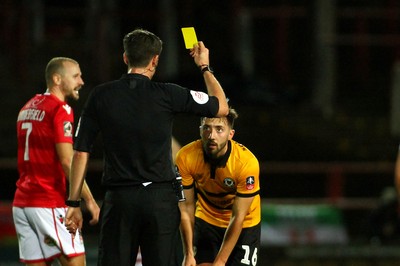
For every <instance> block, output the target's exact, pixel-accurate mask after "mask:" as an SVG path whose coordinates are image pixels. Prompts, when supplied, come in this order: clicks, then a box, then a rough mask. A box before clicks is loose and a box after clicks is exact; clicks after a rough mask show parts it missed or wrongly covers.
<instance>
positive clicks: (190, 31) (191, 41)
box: [182, 27, 197, 49]
mask: <svg viewBox="0 0 400 266" xmlns="http://www.w3.org/2000/svg"><path fill="white" fill-rule="evenodd" d="M182 34H183V40H184V41H185V46H186V49H192V48H193V46H194V45H195V44H196V43H197V37H196V32H195V31H194V28H193V27H186V28H182Z"/></svg>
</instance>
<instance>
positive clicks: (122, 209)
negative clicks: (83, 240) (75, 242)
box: [98, 182, 180, 266]
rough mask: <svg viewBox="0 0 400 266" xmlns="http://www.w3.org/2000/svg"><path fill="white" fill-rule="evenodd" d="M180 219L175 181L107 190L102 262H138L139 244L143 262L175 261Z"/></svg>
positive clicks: (161, 265) (167, 264) (106, 265)
mask: <svg viewBox="0 0 400 266" xmlns="http://www.w3.org/2000/svg"><path fill="white" fill-rule="evenodd" d="M179 223H180V212H179V208H178V200H177V197H176V193H175V191H174V189H173V187H172V183H169V182H168V183H152V184H150V185H148V186H143V185H139V186H133V187H124V188H118V189H112V190H107V192H106V194H105V198H104V203H103V205H102V207H101V232H100V243H99V258H98V265H104V266H110V265H112V266H113V265H118V266H125V265H126V266H132V265H135V261H136V256H137V252H138V248H139V246H140V251H141V254H142V262H143V265H157V266H170V265H173V260H174V256H175V255H176V251H175V247H176V241H179V238H178V237H177V232H179Z"/></svg>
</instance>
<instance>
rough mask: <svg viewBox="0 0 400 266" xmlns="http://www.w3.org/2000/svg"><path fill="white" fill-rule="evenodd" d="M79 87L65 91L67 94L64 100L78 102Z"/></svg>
mask: <svg viewBox="0 0 400 266" xmlns="http://www.w3.org/2000/svg"><path fill="white" fill-rule="evenodd" d="M80 88H81V87H76V88H73V89H65V90H66V91H68V93H66V95H65V96H66V98H67V99H70V100H74V101H77V100H79V90H80Z"/></svg>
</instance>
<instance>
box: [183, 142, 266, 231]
mask: <svg viewBox="0 0 400 266" xmlns="http://www.w3.org/2000/svg"><path fill="white" fill-rule="evenodd" d="M228 145H229V146H228V151H227V153H226V154H225V156H224V158H222V160H221V161H220V162H219V163H218V165H215V164H214V165H213V164H212V163H210V162H209V161H208V160H207V158H206V157H205V156H204V153H203V149H202V144H201V140H196V141H194V142H191V143H189V144H187V145H186V146H184V147H183V148H182V149H181V150H180V151H179V152H178V154H177V158H176V165H177V166H178V168H179V172H180V174H181V176H182V184H183V187H184V188H191V187H193V186H194V187H195V192H196V194H197V201H196V213H195V215H196V217H198V218H200V219H202V220H204V221H206V222H208V223H210V224H212V225H215V226H218V227H223V228H226V227H228V224H229V220H230V218H231V215H232V205H233V201H234V199H235V197H253V196H254V200H253V202H252V204H251V206H250V208H249V210H248V213H247V215H246V217H245V220H244V223H243V228H247V227H252V226H255V225H257V224H258V223H260V221H261V202H260V195H259V192H260V182H259V173H260V167H259V163H258V160H257V158H256V157H255V156H254V154H253V153H252V152H251V151H250V150H249V149H247V148H246V147H245V146H244V145H242V144H239V143H237V142H236V141H233V140H231V141H229V143H228Z"/></svg>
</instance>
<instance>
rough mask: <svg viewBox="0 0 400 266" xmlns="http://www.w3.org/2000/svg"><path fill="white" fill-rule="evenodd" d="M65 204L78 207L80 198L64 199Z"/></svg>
mask: <svg viewBox="0 0 400 266" xmlns="http://www.w3.org/2000/svg"><path fill="white" fill-rule="evenodd" d="M65 205H67V206H68V207H74V208H78V207H80V206H81V200H66V201H65Z"/></svg>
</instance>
